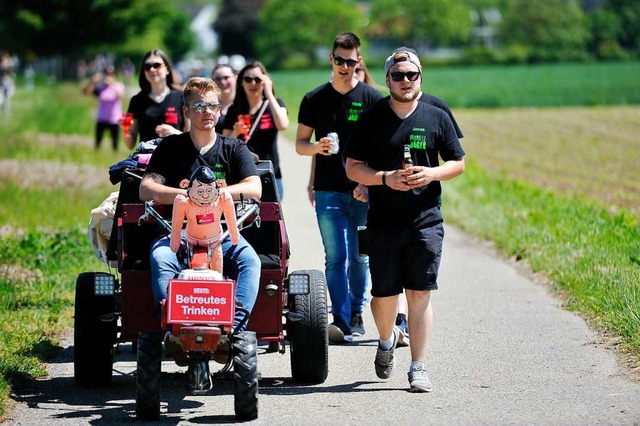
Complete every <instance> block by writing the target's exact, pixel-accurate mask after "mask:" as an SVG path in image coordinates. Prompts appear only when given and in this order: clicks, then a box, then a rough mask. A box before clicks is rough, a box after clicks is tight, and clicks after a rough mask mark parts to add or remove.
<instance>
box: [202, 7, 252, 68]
mask: <svg viewBox="0 0 640 426" xmlns="http://www.w3.org/2000/svg"><path fill="white" fill-rule="evenodd" d="M262 3H263V0H223V2H222V7H221V9H220V13H219V14H218V18H217V19H216V22H215V23H214V25H213V28H214V30H215V31H216V32H217V33H218V38H219V40H220V47H219V50H220V52H221V53H223V54H225V55H233V54H238V55H243V56H245V57H249V58H255V56H256V49H255V46H254V44H253V37H254V35H255V33H256V29H257V28H258V12H259V10H260V9H261V8H262Z"/></svg>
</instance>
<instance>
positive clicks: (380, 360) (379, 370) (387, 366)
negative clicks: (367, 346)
mask: <svg viewBox="0 0 640 426" xmlns="http://www.w3.org/2000/svg"><path fill="white" fill-rule="evenodd" d="M399 334H400V330H398V327H393V334H392V336H393V346H392V347H391V349H389V350H388V351H385V350H384V349H382V348H381V347H380V345H378V348H377V351H376V359H375V361H374V362H373V364H374V365H375V367H376V375H377V376H378V377H379V378H381V379H388V378H389V377H390V376H391V373H392V372H393V368H394V367H395V366H396V357H395V355H394V352H395V350H396V345H397V344H398V336H399Z"/></svg>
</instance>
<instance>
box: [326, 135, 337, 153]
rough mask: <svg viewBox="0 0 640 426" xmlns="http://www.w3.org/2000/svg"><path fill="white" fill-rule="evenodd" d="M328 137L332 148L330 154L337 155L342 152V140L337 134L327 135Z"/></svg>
mask: <svg viewBox="0 0 640 426" xmlns="http://www.w3.org/2000/svg"><path fill="white" fill-rule="evenodd" d="M327 137H328V138H329V139H331V148H329V151H328V152H329V154H337V153H338V152H339V151H340V139H338V134H337V133H336V132H331V133H329V134H327Z"/></svg>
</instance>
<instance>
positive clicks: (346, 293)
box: [296, 32, 383, 343]
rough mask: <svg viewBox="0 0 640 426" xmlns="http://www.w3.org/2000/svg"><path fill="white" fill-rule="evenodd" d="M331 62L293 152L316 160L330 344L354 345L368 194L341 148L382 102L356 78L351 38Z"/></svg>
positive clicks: (309, 101)
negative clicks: (360, 228) (330, 76)
mask: <svg viewBox="0 0 640 426" xmlns="http://www.w3.org/2000/svg"><path fill="white" fill-rule="evenodd" d="M329 60H330V61H331V65H332V70H333V79H332V80H331V81H330V82H328V83H325V84H323V85H321V86H319V87H317V88H316V89H314V90H312V91H310V92H309V93H307V94H306V95H305V96H304V98H303V99H302V102H301V104H300V110H299V114H298V131H297V135H296V152H297V153H298V154H301V155H313V156H315V170H314V171H313V173H314V180H313V188H311V189H310V190H312V191H314V196H315V209H316V216H317V218H318V226H319V228H320V235H321V236H322V244H323V246H324V251H325V266H326V278H327V287H328V289H329V296H330V298H331V308H332V314H333V322H332V323H331V324H330V325H329V341H330V342H331V343H344V342H350V341H352V340H353V335H354V334H355V335H363V334H364V333H365V330H364V324H363V322H362V310H363V309H364V305H365V300H366V296H365V295H366V291H367V281H368V269H369V261H368V258H367V257H366V256H360V254H359V249H358V226H362V225H364V224H365V221H366V216H367V209H368V205H367V203H366V193H365V191H366V188H364V187H363V186H361V185H358V184H357V183H356V182H354V181H352V180H350V179H348V178H347V175H346V171H345V157H344V143H345V142H346V140H347V138H348V136H349V134H350V132H351V129H352V128H353V125H354V124H355V122H356V120H357V119H358V116H359V115H360V113H361V112H362V111H364V110H365V109H366V108H368V107H369V106H371V105H373V104H374V103H375V102H376V101H378V100H380V99H382V98H383V96H382V94H381V93H380V92H378V91H377V90H375V89H374V88H372V87H371V86H369V85H367V84H365V83H362V82H360V81H358V79H357V78H356V77H355V73H354V70H355V68H356V66H357V65H358V64H359V63H360V60H361V57H360V40H359V39H358V37H357V36H356V35H355V34H353V33H348V32H347V33H341V34H338V35H337V36H336V37H335V39H334V42H333V49H332V51H331V53H330V54H329ZM314 133H315V141H314V142H312V141H311V137H312V135H313V134H314ZM331 133H335V134H336V135H335V136H334V135H331ZM336 145H338V146H337V147H336ZM336 148H337V149H336ZM336 151H337V152H336ZM334 152H336V153H334ZM352 332H353V334H352Z"/></svg>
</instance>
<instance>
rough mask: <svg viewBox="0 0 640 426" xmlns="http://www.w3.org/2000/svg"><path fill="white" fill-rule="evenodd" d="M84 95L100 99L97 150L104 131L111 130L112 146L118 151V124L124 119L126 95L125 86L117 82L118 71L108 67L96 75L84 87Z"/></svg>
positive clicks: (110, 66)
mask: <svg viewBox="0 0 640 426" xmlns="http://www.w3.org/2000/svg"><path fill="white" fill-rule="evenodd" d="M84 93H85V94H87V95H95V96H96V97H97V98H98V111H97V115H96V144H95V147H96V149H99V148H100V144H101V143H102V137H103V135H104V131H105V130H109V133H110V134H111V145H112V147H113V150H114V151H117V150H118V141H119V135H120V127H119V125H118V123H119V121H120V118H121V117H122V98H124V95H125V86H124V84H123V83H121V82H119V81H116V71H115V68H114V67H113V65H108V66H107V67H106V68H105V69H104V72H102V73H96V74H94V75H93V76H92V77H91V79H90V80H89V82H88V83H87V84H86V85H85V86H84Z"/></svg>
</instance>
